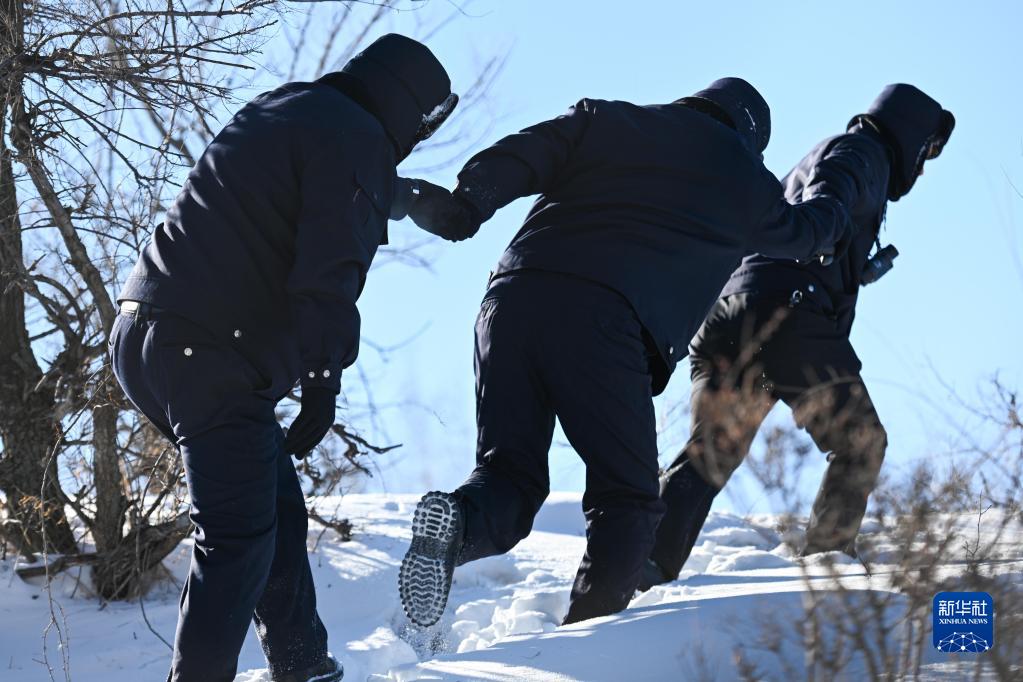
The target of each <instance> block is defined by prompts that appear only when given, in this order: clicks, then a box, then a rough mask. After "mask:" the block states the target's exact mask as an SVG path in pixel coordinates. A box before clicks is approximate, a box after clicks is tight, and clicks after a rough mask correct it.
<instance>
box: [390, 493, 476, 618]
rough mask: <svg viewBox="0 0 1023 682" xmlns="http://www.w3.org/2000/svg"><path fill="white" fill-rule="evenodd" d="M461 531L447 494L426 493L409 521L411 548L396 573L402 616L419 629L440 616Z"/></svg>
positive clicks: (458, 515)
mask: <svg viewBox="0 0 1023 682" xmlns="http://www.w3.org/2000/svg"><path fill="white" fill-rule="evenodd" d="M461 531H462V519H461V510H460V509H459V507H458V502H457V501H456V500H455V498H454V497H453V496H452V495H450V494H449V493H442V492H429V493H427V494H426V495H424V496H423V499H422V500H420V501H419V504H418V505H417V506H416V511H415V514H414V515H413V518H412V544H411V546H410V547H409V550H408V553H407V554H406V555H405V558H404V559H403V560H402V562H401V569H400V570H399V572H398V592H399V594H400V596H401V604H402V607H403V608H404V609H405V613H406V615H408V617H409V619H411V620H412V622H413V623H415V624H416V625H419V626H422V627H429V626H430V625H433V624H434V623H436V622H437V621H438V620H440V617H441V616H442V615H443V614H444V607H445V606H447V602H448V593H449V592H450V591H451V578H452V575H451V572H452V569H453V568H454V556H452V554H453V552H454V551H456V548H455V547H454V544H455V543H456V542H457V540H458V537H459V535H460V533H461Z"/></svg>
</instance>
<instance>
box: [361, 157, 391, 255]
mask: <svg viewBox="0 0 1023 682" xmlns="http://www.w3.org/2000/svg"><path fill="white" fill-rule="evenodd" d="M353 180H354V182H355V192H354V193H353V195H352V214H353V215H354V216H355V220H354V222H353V227H354V229H355V231H356V233H357V234H358V236H359V240H360V241H362V243H363V246H365V247H366V248H367V249H369V250H370V251H369V252H370V253H373V252H374V251H375V250H376V248H377V247H378V246H380V245H382V244H387V241H388V239H387V219H388V216H389V215H390V212H391V193H390V191H389V190H388V191H386V192H385V191H384V190H381V189H379V188H377V189H374V184H375V183H373V182H370V181H369V180H367V179H365V178H364V172H363V171H359V170H356V171H355V174H354V176H353Z"/></svg>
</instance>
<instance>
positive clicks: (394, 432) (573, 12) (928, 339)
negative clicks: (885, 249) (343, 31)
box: [261, 0, 1023, 511]
mask: <svg viewBox="0 0 1023 682" xmlns="http://www.w3.org/2000/svg"><path fill="white" fill-rule="evenodd" d="M1021 6H1023V5H1021V4H1020V3H1017V2H1009V1H1006V2H982V3H961V2H900V3H891V2H860V3H855V4H853V3H831V2H829V3H819V2H774V3H762V2H738V3H731V4H721V3H707V2H700V3H695V2H679V1H671V2H669V1H662V2H644V3H610V2H603V3H594V2H577V1H574V0H572V1H569V0H563V1H561V2H550V1H549V0H548V1H540V0H517V1H516V2H500V1H499V0H483V1H481V2H476V3H474V4H473V5H472V6H471V8H470V10H469V12H468V14H469V16H466V17H463V18H461V19H459V20H457V21H454V22H452V23H450V24H449V25H447V26H446V27H445V28H444V29H443V30H442V31H441V32H439V33H438V34H437V35H435V36H434V37H433V38H432V39H431V40H430V41H429V45H430V47H431V48H432V49H433V50H434V52H435V53H436V54H437V55H438V56H439V57H440V59H441V60H442V61H443V62H444V63H445V64H446V65H447V67H448V69H449V71H450V72H451V74H452V80H453V82H454V87H455V89H456V90H458V89H459V88H465V87H466V86H467V85H468V83H469V82H470V81H471V79H472V77H473V75H474V73H475V69H476V67H477V65H478V64H479V62H480V60H481V59H483V58H484V57H486V56H487V55H489V54H493V53H494V52H501V51H505V50H507V51H509V58H508V62H507V65H506V67H505V69H504V71H503V72H502V74H501V76H500V78H499V79H498V81H497V83H496V86H495V89H494V91H493V95H492V101H491V102H490V107H491V109H492V111H493V113H494V114H496V115H497V116H498V119H497V120H495V121H494V122H493V127H492V129H490V131H489V132H488V133H487V134H486V135H485V137H484V141H485V142H486V143H489V142H492V141H494V140H496V139H497V138H499V137H500V136H501V135H503V134H506V133H509V132H512V131H515V130H518V129H519V128H522V127H524V126H527V125H530V124H532V123H535V122H537V121H540V120H543V119H546V118H550V117H552V116H555V115H557V114H559V113H561V112H563V111H564V110H565V109H566V108H567V107H568V106H569V105H571V104H573V103H574V102H575V101H577V100H578V99H580V98H582V97H597V98H604V99H624V100H629V101H633V102H637V103H651V102H664V101H670V100H673V99H676V98H678V97H680V96H683V95H686V94H689V93H691V92H693V91H695V90H697V89H700V88H701V87H703V86H705V85H706V84H707V83H709V82H711V81H712V80H714V79H715V78H718V77H721V76H730V75H734V76H741V77H743V78H745V79H747V80H749V81H750V82H751V83H753V84H754V85H755V86H756V87H757V88H758V89H760V90H761V92H762V93H763V94H764V96H765V98H766V99H767V101H768V102H769V103H770V105H771V108H772V115H773V136H772V140H771V144H770V146H769V148H768V150H767V153H766V163H767V165H768V167H769V168H771V170H773V171H774V172H775V173H776V174H777V175H779V176H781V175H784V173H785V172H787V170H788V169H789V167H790V166H792V165H793V164H794V163H795V162H796V161H798V159H799V158H800V157H802V156H803V155H804V154H805V153H806V152H807V151H808V150H809V149H810V148H811V147H812V146H813V145H814V144H815V143H816V142H818V141H819V140H820V139H821V138H823V137H826V136H828V135H832V134H835V133H838V132H841V131H842V130H843V129H844V125H845V123H846V122H847V121H848V120H849V118H850V117H851V116H852V115H853V114H856V113H858V112H860V111H862V110H863V109H865V108H866V106H867V105H868V104H869V103H870V102H871V100H872V99H873V98H874V96H875V95H876V94H877V93H878V92H879V91H880V89H881V88H882V87H883V86H884V85H885V84H887V83H891V82H899V81H902V82H909V83H913V84H915V85H917V86H918V87H920V88H922V89H923V90H924V91H926V92H928V93H929V94H930V95H932V96H933V97H935V98H936V99H937V100H938V101H940V102H941V103H942V104H943V105H944V106H945V107H946V108H948V109H950V110H952V111H953V112H954V113H955V115H956V118H957V127H956V130H955V134H954V135H953V138H952V140H951V142H950V143H949V145H948V146H947V148H946V150H945V152H944V154H943V155H942V157H941V158H940V159H938V160H937V161H935V162H933V163H931V164H929V165H928V166H927V169H926V175H925V176H924V177H923V178H922V179H921V180H920V181H919V182H918V184H917V186H916V188H915V189H914V190H913V192H912V193H911V194H910V195H909V196H908V197H906V198H904V199H903V200H902V201H900V202H898V203H895V204H892V205H891V206H890V209H889V212H888V225H887V230H886V232H885V233H884V235H883V237H882V239H883V241H884V242H885V243H888V242H891V243H894V244H895V245H897V247H898V249H899V251H900V252H901V254H902V255H901V256H900V258H899V259H898V260H897V262H896V266H895V269H894V270H893V271H892V272H891V273H890V274H889V275H888V276H887V277H885V279H884V280H883V281H881V282H880V283H878V284H876V285H873V286H872V287H870V288H868V289H866V290H865V291H864V292H863V295H862V296H861V302H860V305H859V308H858V315H857V321H856V324H855V327H854V331H853V342H854V345H855V347H856V349H857V351H858V353H859V355H860V357H861V359H862V360H863V364H864V370H863V373H864V376H865V379H866V381H867V384H868V387H869V388H870V391H871V394H872V395H873V397H874V401H875V403H876V405H877V407H878V411H879V413H880V414H881V418H882V421H883V422H884V423H885V425H886V427H887V428H888V430H889V434H890V449H889V454H888V459H887V461H886V470H887V471H889V472H890V473H898V472H900V471H904V470H905V469H906V467H908V466H909V465H910V464H911V463H912V462H914V461H918V460H920V459H925V460H927V461H929V462H934V463H935V464H936V465H938V464H942V463H949V462H952V461H954V459H955V457H956V456H957V455H956V453H957V452H958V450H959V448H961V447H962V446H963V442H964V441H963V437H962V434H961V431H962V430H963V429H965V430H966V431H967V432H970V431H971V430H972V429H974V428H975V427H976V424H975V422H974V421H972V418H971V417H970V415H969V413H968V412H967V411H966V410H965V409H963V408H961V407H958V406H957V405H956V403H955V401H954V400H952V399H951V398H950V389H952V390H954V391H956V392H958V393H959V394H960V395H961V396H962V397H964V398H965V399H967V400H974V399H979V392H980V390H981V389H982V388H983V386H984V384H985V383H986V382H987V381H988V380H989V379H990V378H991V377H992V376H994V375H995V374H996V373H997V374H998V375H999V376H1000V377H1001V378H1002V380H1004V381H1005V382H1006V383H1008V384H1010V385H1015V386H1021V385H1023V360H1021V354H1020V352H1019V345H1020V339H1021V337H1023V304H1021V294H1023V243H1021V234H1023V231H1021V228H1023V223H1021V221H1023V197H1021V196H1020V195H1019V194H1017V193H1016V192H1015V191H1014V190H1013V187H1012V185H1011V184H1010V183H1013V184H1015V186H1016V187H1018V188H1020V189H1021V190H1023V122H1021V121H1023V119H1021V117H1020V115H1019V112H1020V111H1021V110H1023V89H1021V88H1020V87H1019V84H1020V69H1021V68H1023V67H1021V65H1023V59H1021V57H1023V48H1021V47H1020V42H1019V28H1020V26H1021V25H1023V11H1021V9H1020V7H1021ZM447 7H448V5H446V4H445V3H443V2H440V1H439V0H433V2H432V3H429V4H428V5H427V7H426V9H424V10H421V11H424V12H432V11H442V10H444V9H445V8H447ZM360 11H364V12H368V11H369V10H368V9H360V8H357V9H356V12H360ZM419 18H420V17H419V16H418V15H417V13H416V12H410V13H400V14H397V15H395V16H394V17H393V18H392V19H391V20H390V21H389V22H388V26H387V28H388V29H390V30H397V31H400V32H408V33H413V32H414V30H415V23H416V22H417V21H418V19H419ZM265 77H266V74H264V75H263V77H261V80H262V79H263V78H265ZM267 82H268V83H272V80H271V81H267ZM481 125H483V123H481ZM424 161H425V162H428V161H429V160H428V159H427V160H423V159H416V160H415V161H414V163H415V165H422V164H423V163H424ZM410 163H412V162H410ZM456 171H457V168H451V169H446V170H443V171H439V172H435V173H432V174H430V175H428V176H427V177H428V178H429V179H430V180H433V181H435V182H439V183H442V184H446V185H449V186H450V184H451V183H452V182H453V180H454V176H455V173H456ZM527 207H528V201H519V202H516V203H514V204H512V205H510V206H508V207H507V208H505V209H503V210H502V211H500V212H499V213H498V214H497V215H496V216H495V217H494V218H493V219H492V220H491V221H490V222H489V223H487V224H486V225H485V226H484V227H483V229H482V230H481V233H480V234H479V235H478V236H477V237H476V238H475V239H474V240H472V241H470V242H463V243H460V244H455V245H451V244H442V243H438V244H434V245H430V246H429V247H428V248H427V249H426V252H427V253H428V254H429V255H430V256H431V257H432V259H433V267H432V270H430V271H427V270H417V269H411V268H405V267H401V266H396V265H391V266H388V267H385V268H381V269H379V270H377V271H375V272H374V273H373V274H372V275H371V277H370V281H369V283H368V285H367V288H366V291H365V293H364V295H363V297H362V299H361V301H360V304H359V307H360V309H361V311H362V315H363V324H364V335H365V337H366V338H367V339H368V340H370V341H372V342H373V343H375V344H379V345H384V346H390V345H394V344H399V343H401V342H402V341H404V340H406V339H409V338H410V337H413V336H414V337H415V338H414V340H413V341H411V342H409V343H408V344H406V345H403V346H402V347H401V348H399V349H396V350H394V351H392V352H388V353H385V354H384V355H381V354H380V353H377V352H375V351H373V350H372V349H371V348H370V347H368V346H365V345H364V348H363V352H362V356H361V359H360V362H359V365H358V367H357V368H354V369H353V370H350V371H349V374H348V377H354V375H356V374H357V372H359V371H361V372H362V373H363V374H364V375H365V376H366V377H368V378H369V380H370V382H371V383H370V385H371V386H372V390H373V399H374V401H375V402H376V403H377V404H378V405H379V406H380V408H381V412H380V417H381V418H380V422H379V423H380V424H381V425H383V427H384V430H385V432H384V433H380V432H377V433H376V436H377V438H378V440H379V439H387V440H389V441H390V442H401V443H404V445H405V447H404V448H402V449H401V450H399V451H398V452H397V453H395V454H392V455H386V456H384V457H382V458H380V459H379V461H378V463H379V465H380V467H381V470H380V471H379V472H378V474H377V476H376V477H375V478H374V479H373V480H371V481H370V482H369V484H368V485H369V487H370V489H385V490H390V491H409V492H414V491H422V490H426V489H430V488H450V487H453V486H455V485H457V484H458V483H459V482H460V481H461V479H462V478H463V477H464V476H465V475H466V474H467V473H468V471H469V470H470V468H471V466H472V463H473V457H474V445H475V433H474V424H473V418H474V415H473V374H472V343H473V339H472V333H473V332H472V330H473V322H474V319H475V315H476V312H477V309H478V304H479V300H480V298H481V297H482V295H483V290H484V286H485V283H486V280H487V274H488V271H489V270H490V268H491V267H492V266H493V265H494V263H495V262H496V261H497V258H498V256H499V255H500V253H501V251H502V249H503V248H504V246H505V245H506V244H507V242H508V241H509V239H510V238H511V237H512V235H514V233H515V231H516V230H517V228H518V226H519V223H520V222H521V219H522V217H523V216H524V214H525V211H526V209H527ZM392 233H393V234H394V235H396V237H397V238H398V239H408V240H411V239H418V238H419V235H418V234H417V232H416V228H415V227H414V226H413V225H412V224H411V223H408V222H403V223H401V224H397V225H393V224H392ZM358 383H359V382H358V381H355V380H353V379H352V378H346V380H345V385H346V387H348V389H347V393H348V395H349V399H350V400H351V402H352V404H353V408H352V409H353V417H356V425H357V426H362V427H363V428H364V429H366V430H368V431H370V433H371V434H372V433H373V428H372V426H371V424H370V421H369V420H368V419H367V418H366V416H365V414H364V413H363V412H362V410H361V409H359V408H356V407H354V406H355V405H357V404H363V403H364V402H365V398H366V396H365V395H364V393H363V390H362V389H361V388H360V387H359V386H358V385H357V384H358ZM688 390H689V382H688V363H684V364H682V365H680V367H679V370H678V371H677V372H676V375H675V377H674V379H673V380H672V383H671V386H670V387H669V390H668V392H667V393H666V394H665V396H664V397H662V398H659V399H658V400H657V407H658V414H659V415H660V416H661V419H660V421H661V426H662V429H663V433H662V434H661V439H660V444H661V448H662V461H666V460H668V459H670V458H671V457H672V456H673V455H674V454H675V452H676V451H677V449H678V446H679V445H680V443H681V442H682V440H683V439H684V437H685V433H686V430H687V428H688V425H687V423H686V422H685V420H684V419H679V418H678V414H677V410H675V409H673V408H677V407H678V405H679V404H684V403H685V402H686V401H687V397H688ZM356 412H358V413H356ZM772 418H777V419H783V420H784V419H788V418H789V417H788V414H787V411H786V410H784V409H779V410H778V411H777V412H776V414H775V415H772ZM822 463H823V457H821V458H820V462H819V463H818V465H817V468H816V469H811V471H809V472H808V479H807V481H806V483H805V486H804V488H805V490H804V492H805V493H806V494H812V492H813V490H814V489H815V487H816V480H815V478H816V477H817V476H818V475H819V471H820V466H821V465H822ZM551 474H552V488H553V489H562V490H579V489H581V487H582V485H583V468H582V465H581V463H580V462H579V460H578V459H577V457H576V456H575V455H574V453H573V452H572V451H571V449H570V448H568V447H567V446H564V445H562V446H559V447H555V449H554V450H553V451H552V455H551ZM740 480H741V479H740ZM725 507H732V508H734V509H736V510H739V511H746V510H749V509H756V510H766V501H765V500H764V499H763V498H762V496H761V495H760V494H759V493H758V491H757V489H756V487H755V486H752V485H750V484H749V481H748V480H744V481H742V482H740V483H739V484H737V485H736V486H735V490H734V491H733V494H731V495H730V496H728V497H726V498H723V499H722V500H721V501H719V506H718V507H717V508H719V509H720V508H725Z"/></svg>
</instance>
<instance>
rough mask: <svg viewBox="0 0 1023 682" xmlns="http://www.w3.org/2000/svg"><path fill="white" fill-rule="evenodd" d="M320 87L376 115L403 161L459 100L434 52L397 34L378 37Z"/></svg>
mask: <svg viewBox="0 0 1023 682" xmlns="http://www.w3.org/2000/svg"><path fill="white" fill-rule="evenodd" d="M320 82H323V83H327V84H328V85H332V86H334V87H336V88H337V89H339V90H341V91H342V92H344V93H345V94H346V95H348V96H349V97H351V98H352V99H353V100H355V101H356V102H358V103H359V104H360V105H361V106H362V107H363V108H365V109H367V110H368V111H369V112H370V113H371V114H373V115H374V116H376V118H377V119H379V121H380V123H381V124H383V126H384V129H385V130H386V131H387V134H388V135H389V136H390V137H391V141H392V142H394V146H395V148H396V149H397V152H398V157H399V158H400V159H403V158H405V157H406V156H408V155H409V153H410V152H411V151H412V148H413V147H415V145H416V143H417V142H420V141H421V140H423V139H425V137H427V136H428V135H429V133H432V132H433V130H435V129H436V128H437V127H438V126H439V125H440V122H443V118H441V119H440V121H438V118H440V116H443V117H444V118H446V114H450V113H451V112H450V109H451V108H453V106H454V105H453V101H454V102H456V101H457V98H456V97H455V96H453V95H452V94H451V80H450V79H449V78H448V74H447V72H446V71H445V70H444V67H443V66H442V65H441V63H440V62H439V61H438V60H437V58H436V57H435V56H434V55H433V53H432V52H430V49H429V48H428V47H426V46H425V45H423V44H422V43H420V42H418V41H415V40H412V39H411V38H407V37H405V36H403V35H398V34H397V33H389V34H387V35H385V36H382V37H380V38H378V39H377V40H375V41H374V42H373V43H371V44H370V45H369V46H368V47H366V49H365V50H363V51H362V52H360V53H359V54H357V55H355V56H354V57H352V59H351V60H349V62H348V63H347V64H345V66H344V68H342V69H341V71H337V72H334V73H328V74H327V75H325V76H323V77H322V78H320ZM446 105H448V106H446ZM442 110H443V111H442Z"/></svg>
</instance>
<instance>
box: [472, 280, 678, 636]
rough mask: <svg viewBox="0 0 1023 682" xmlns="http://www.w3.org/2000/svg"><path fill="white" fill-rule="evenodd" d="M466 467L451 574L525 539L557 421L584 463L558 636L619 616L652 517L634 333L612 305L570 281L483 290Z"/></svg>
mask: <svg viewBox="0 0 1023 682" xmlns="http://www.w3.org/2000/svg"><path fill="white" fill-rule="evenodd" d="M475 366H476V421H477V429H478V439H477V445H476V468H475V470H474V471H473V472H472V474H471V475H470V476H469V478H468V480H466V482H465V483H464V484H463V485H462V486H461V487H460V488H459V489H458V490H457V491H456V495H457V496H458V497H459V498H460V499H461V500H462V504H463V507H464V508H465V511H466V536H465V544H464V545H463V549H462V552H461V555H460V557H459V563H460V564H461V563H466V562H468V561H473V560H475V559H480V558H482V557H486V556H491V555H495V554H503V553H505V552H507V551H508V550H510V549H511V548H512V547H514V546H515V544H516V543H518V542H519V540H521V539H523V538H524V537H526V536H527V535H528V534H529V532H530V530H531V529H532V525H533V517H534V516H535V515H536V513H537V511H539V509H540V506H541V505H542V504H543V501H544V499H546V497H547V495H548V493H549V492H550V480H549V472H548V462H547V456H548V451H549V450H550V447H551V439H552V437H553V433H554V418H555V416H557V417H558V418H559V419H560V421H561V426H562V428H563V429H564V431H565V435H566V436H567V437H568V440H569V442H570V443H571V445H572V447H574V448H575V450H576V452H577V453H578V454H579V456H580V457H581V458H582V460H583V462H584V463H585V464H586V491H585V493H584V495H583V512H584V515H585V517H586V539H587V544H586V552H585V554H584V556H583V558H582V563H581V565H580V566H579V571H578V574H577V575H576V579H575V583H574V586H573V588H572V595H571V603H570V607H569V611H568V615H567V616H566V617H565V622H566V623H572V622H575V621H580V620H585V619H588V618H595V617H598V616H604V615H608V614H611V613H615V612H618V611H621V610H622V609H624V608H625V607H626V606H628V604H629V600H630V599H631V598H632V595H633V593H634V592H635V590H636V587H637V585H638V584H639V580H640V575H641V569H642V566H643V563H644V562H645V560H646V557H647V556H649V554H650V548H651V547H652V545H653V541H654V530H655V529H656V527H657V522H658V520H659V519H660V517H661V513H662V511H663V505H662V503H661V501H660V498H659V496H658V483H657V437H656V430H655V422H654V407H653V402H652V395H651V377H650V371H649V365H648V357H647V351H646V347H645V344H644V342H643V331H642V327H641V325H640V322H639V320H638V318H637V317H636V314H635V312H634V311H633V309H632V307H631V306H630V305H629V303H628V301H626V300H625V299H624V298H623V297H622V296H621V295H619V294H618V293H616V292H615V291H613V290H611V289H608V288H605V287H603V286H601V285H599V284H596V283H593V282H590V281H587V280H584V279H579V278H576V277H573V276H569V275H562V274H557V273H549V272H539V271H519V272H516V273H513V274H510V275H506V276H503V277H500V278H498V279H495V280H494V281H493V282H492V284H491V287H490V289H489V291H488V292H487V295H486V297H485V298H484V300H483V304H482V307H481V310H480V314H479V318H478V320H477V322H476V357H475Z"/></svg>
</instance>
